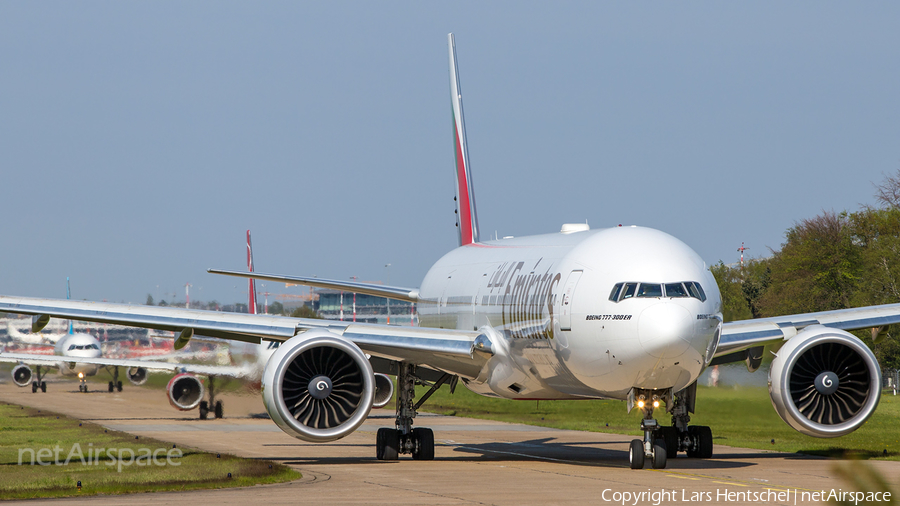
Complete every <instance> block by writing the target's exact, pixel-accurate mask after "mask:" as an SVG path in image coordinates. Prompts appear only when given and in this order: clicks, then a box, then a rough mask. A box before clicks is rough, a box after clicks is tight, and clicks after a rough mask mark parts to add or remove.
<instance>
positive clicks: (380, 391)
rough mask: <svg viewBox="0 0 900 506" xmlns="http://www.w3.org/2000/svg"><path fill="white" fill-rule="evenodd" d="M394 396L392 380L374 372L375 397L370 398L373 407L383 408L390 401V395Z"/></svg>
mask: <svg viewBox="0 0 900 506" xmlns="http://www.w3.org/2000/svg"><path fill="white" fill-rule="evenodd" d="M393 396H394V382H393V381H391V378H390V377H388V376H386V375H384V374H381V373H377V372H376V373H375V398H374V399H373V400H372V407H373V408H383V407H384V406H385V405H387V403H388V402H390V400H391V397H393Z"/></svg>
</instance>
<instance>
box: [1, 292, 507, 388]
mask: <svg viewBox="0 0 900 506" xmlns="http://www.w3.org/2000/svg"><path fill="white" fill-rule="evenodd" d="M0 312H7V313H18V314H29V315H32V316H33V318H32V322H33V325H32V329H33V331H38V330H40V329H41V328H42V327H43V325H46V323H47V322H48V321H49V318H50V317H55V318H69V319H73V320H83V321H92V322H101V323H113V324H118V325H127V326H132V327H143V328H152V329H161V330H169V331H173V332H177V333H181V332H182V331H184V330H191V331H193V334H194V335H201V336H207V337H218V338H222V339H234V340H238V341H244V342H249V343H259V342H260V340H262V339H265V340H269V341H286V340H288V339H290V338H291V337H294V336H295V335H297V334H300V333H302V332H304V331H306V330H309V329H314V328H320V329H327V330H329V331H331V332H334V333H335V334H337V335H339V336H343V337H344V338H346V339H348V340H350V341H353V342H354V343H356V344H357V346H359V347H360V348H361V349H362V350H363V351H365V352H367V353H369V354H371V355H377V356H380V357H384V358H387V359H390V360H409V361H414V362H415V363H418V364H423V365H426V364H427V365H431V366H433V367H435V368H437V369H441V370H444V371H447V372H453V373H456V374H463V375H472V372H473V371H474V372H475V375H477V372H478V371H479V370H480V369H481V366H482V365H484V363H485V362H486V360H487V357H486V356H485V355H486V354H483V353H475V352H476V351H485V352H487V353H490V341H489V340H488V339H487V338H486V337H485V336H483V335H482V334H480V333H478V332H471V331H469V332H467V331H462V330H451V329H432V328H421V327H400V326H396V325H378V324H364V323H352V322H342V321H335V320H319V319H312V318H293V317H287V316H273V315H259V314H256V315H253V314H242V313H225V312H219V311H202V310H197V309H183V308H173V307H158V306H144V305H137V304H115V303H108V302H90V301H75V300H63V299H38V298H31V297H8V296H0Z"/></svg>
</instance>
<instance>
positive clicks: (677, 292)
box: [666, 283, 690, 297]
mask: <svg viewBox="0 0 900 506" xmlns="http://www.w3.org/2000/svg"><path fill="white" fill-rule="evenodd" d="M666 297H690V295H688V292H687V290H685V288H684V285H683V284H681V283H666Z"/></svg>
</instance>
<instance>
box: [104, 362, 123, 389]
mask: <svg viewBox="0 0 900 506" xmlns="http://www.w3.org/2000/svg"><path fill="white" fill-rule="evenodd" d="M106 370H107V371H109V368H107V369H106ZM110 374H112V377H113V380H112V381H110V382H109V392H110V393H112V392H114V391H116V390H118V391H119V392H121V391H122V382H121V381H119V366H113V370H112V372H111V373H110Z"/></svg>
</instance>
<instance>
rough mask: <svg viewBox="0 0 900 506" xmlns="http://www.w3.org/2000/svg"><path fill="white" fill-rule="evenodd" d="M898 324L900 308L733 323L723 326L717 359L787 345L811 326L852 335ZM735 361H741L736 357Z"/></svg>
mask: <svg viewBox="0 0 900 506" xmlns="http://www.w3.org/2000/svg"><path fill="white" fill-rule="evenodd" d="M896 323H900V304H885V305H882V306H866V307H859V308H850V309H838V310H835V311H821V312H818V313H803V314H795V315H786V316H774V317H772V318H759V319H756V320H741V321H736V322H730V323H726V324H724V325H723V326H722V336H721V337H720V338H719V346H718V348H716V354H715V356H716V357H722V356H724V355H730V354H735V353H738V352H742V351H745V350H747V349H749V348H754V347H759V346H765V345H767V344H775V343H779V342H782V341H787V340H788V339H790V338H792V337H794V336H795V335H796V334H797V332H799V331H801V330H803V329H804V328H806V327H808V326H810V325H824V326H825V327H831V328H835V329H841V330H847V331H850V330H860V329H866V328H871V329H876V330H878V329H879V328H881V327H886V326H888V325H893V324H896ZM736 360H742V359H741V358H740V357H736Z"/></svg>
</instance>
